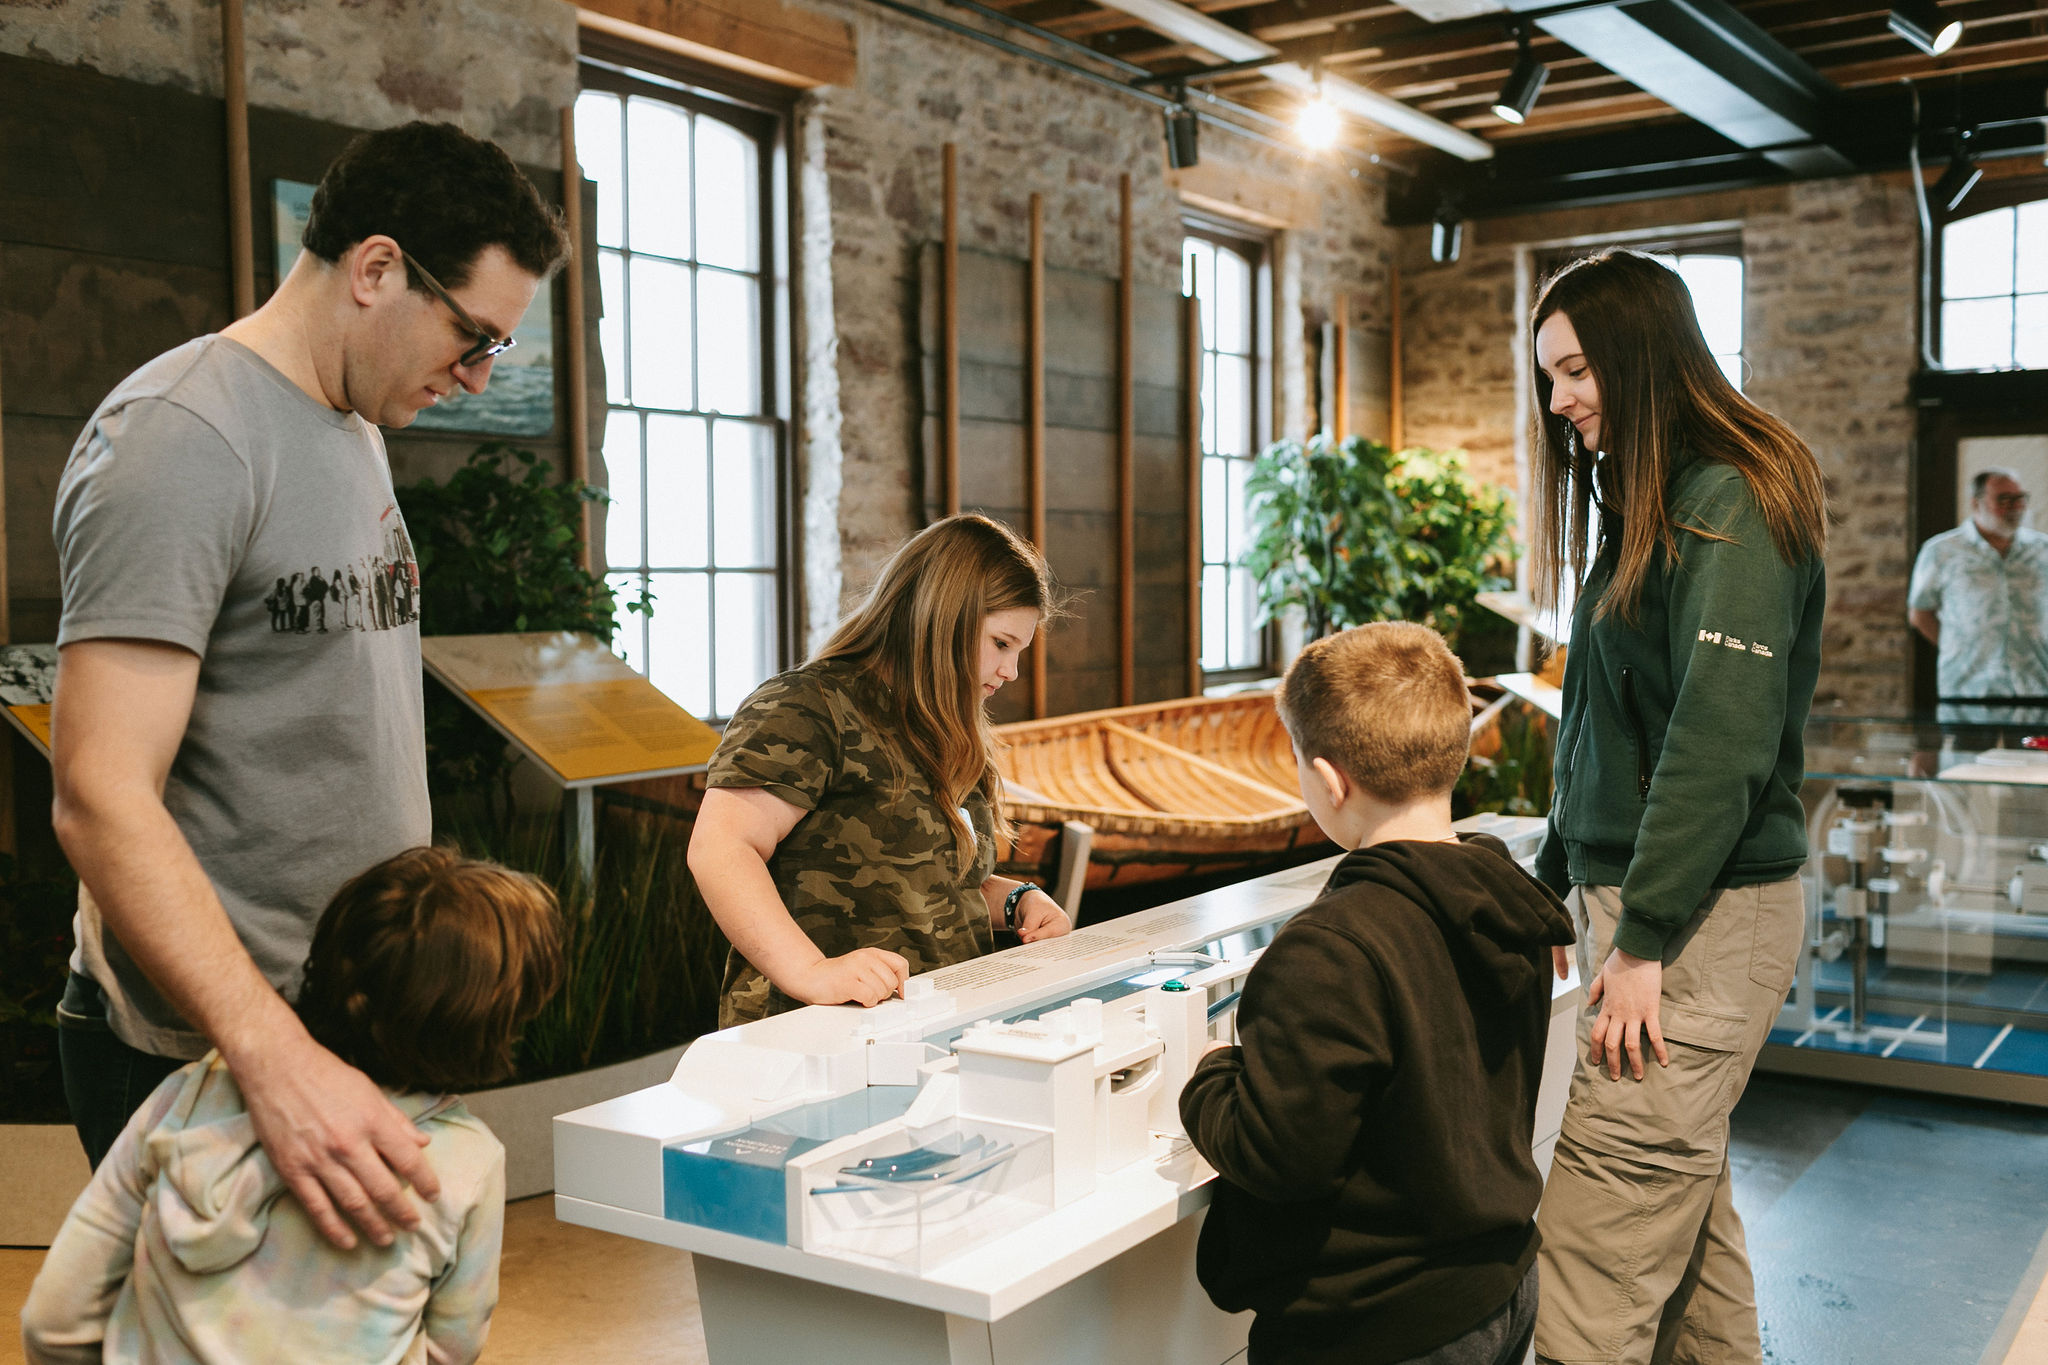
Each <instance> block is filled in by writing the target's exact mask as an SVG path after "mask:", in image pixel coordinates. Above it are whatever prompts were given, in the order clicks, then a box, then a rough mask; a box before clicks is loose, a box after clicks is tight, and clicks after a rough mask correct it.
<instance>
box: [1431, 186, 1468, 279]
mask: <svg viewBox="0 0 2048 1365" xmlns="http://www.w3.org/2000/svg"><path fill="white" fill-rule="evenodd" d="M1464 244H1465V223H1464V220H1463V219H1461V218H1459V217H1458V209H1457V206H1456V205H1455V204H1453V203H1451V201H1450V200H1448V199H1446V200H1444V201H1443V202H1442V203H1441V204H1439V205H1438V206H1437V211H1436V216H1435V217H1434V218H1432V219H1430V220H1429V259H1431V260H1432V261H1435V262H1436V263H1437V264H1438V265H1449V264H1450V263H1451V262H1453V261H1455V260H1457V259H1458V248H1460V247H1461V246H1463V245H1464Z"/></svg>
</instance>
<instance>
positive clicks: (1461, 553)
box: [1244, 435, 1514, 648]
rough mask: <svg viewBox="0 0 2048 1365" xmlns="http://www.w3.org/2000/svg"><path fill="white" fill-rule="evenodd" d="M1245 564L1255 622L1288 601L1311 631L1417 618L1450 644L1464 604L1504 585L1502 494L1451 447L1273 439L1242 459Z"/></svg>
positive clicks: (1510, 550) (1507, 518)
mask: <svg viewBox="0 0 2048 1365" xmlns="http://www.w3.org/2000/svg"><path fill="white" fill-rule="evenodd" d="M1246 491H1247V492H1248V494H1249V495H1250V497H1251V544H1250V547H1249V548H1248V549H1247V550H1246V552H1245V558H1244V564H1245V567H1246V568H1247V569H1249V570H1250V571H1251V574H1252V578H1253V580H1254V582H1255V583H1256V584H1257V591H1258V599H1259V608H1260V611H1261V612H1262V614H1263V615H1264V616H1265V617H1268V618H1270V617H1271V616H1272V615H1273V614H1275V613H1276V612H1279V611H1281V610H1284V609H1285V608H1287V607H1291V606H1298V607H1300V608H1301V609H1302V611H1303V612H1304V613H1305V614H1306V615H1307V618H1308V630H1309V635H1310V637H1311V638H1315V637H1318V636H1322V635H1326V634H1328V633H1329V632H1331V631H1333V630H1342V629H1344V628H1345V627H1348V626H1355V625H1363V624H1365V623H1367V622H1369V621H1388V620H1407V621H1420V622H1423V623H1424V624H1426V625H1430V626H1433V627H1435V628H1436V629H1437V630H1439V631H1442V632H1443V634H1444V635H1445V636H1446V637H1447V638H1448V639H1450V641H1451V642H1452V645H1453V647H1454V648H1455V647H1456V645H1457V639H1458V634H1459V632H1460V630H1461V629H1462V627H1463V626H1464V623H1465V616H1466V613H1467V612H1468V611H1469V610H1470V608H1471V606H1472V602H1473V599H1474V598H1475V597H1476V596H1477V595H1478V594H1479V593H1481V592H1484V591H1487V590H1489V589H1496V588H1505V587H1507V586H1509V579H1508V577H1507V576H1506V574H1505V573H1504V572H1503V570H1505V569H1506V568H1507V567H1509V566H1511V565H1512V564H1513V562H1514V545H1513V542H1512V541H1511V540H1510V539H1509V536H1508V527H1509V525H1510V522H1511V514H1510V513H1509V511H1508V504H1507V498H1506V495H1505V494H1503V493H1502V492H1501V491H1500V490H1498V489H1494V488H1489V487H1487V486H1485V485H1483V484H1480V483H1478V482H1476V481H1475V480H1474V479H1473V478H1472V477H1471V476H1470V475H1469V474H1467V473H1466V472H1465V461H1464V456H1463V455H1462V454H1460V453H1458V452H1456V451H1432V450H1422V449H1412V450H1406V451H1402V452H1401V453H1400V454H1399V455H1396V454H1395V453H1394V451H1393V450H1391V449H1390V448H1389V447H1387V446H1386V445H1384V444H1382V443H1381V442H1378V441H1368V440H1365V439H1364V438H1362V437H1356V436H1354V437H1350V438H1347V439H1346V440H1344V441H1342V442H1333V441H1331V440H1330V439H1329V438H1328V437H1327V436H1321V435H1318V436H1316V437H1314V438H1312V439H1311V440H1309V441H1308V442H1307V444H1303V443H1301V442H1299V441H1280V442H1276V443H1275V444H1273V445H1271V446H1269V447H1267V448H1266V449H1265V450H1264V451H1263V452H1261V453H1260V454H1259V456H1258V458H1257V459H1256V460H1254V461H1253V463H1252V471H1251V476H1250V478H1249V479H1248V480H1247V482H1246Z"/></svg>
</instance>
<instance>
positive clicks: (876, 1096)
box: [661, 1085, 917, 1245]
mask: <svg viewBox="0 0 2048 1365" xmlns="http://www.w3.org/2000/svg"><path fill="white" fill-rule="evenodd" d="M916 1098H917V1087H916V1086H914V1085H871V1086H869V1087H867V1088H866V1089H865V1090H856V1091H854V1092H853V1093H852V1094H851V1095H841V1096H839V1097H838V1098H836V1099H829V1100H818V1101H816V1102H814V1103H811V1104H800V1105H798V1106H796V1107H795V1108H794V1109H785V1110H783V1111H782V1112H781V1113H779V1114H771V1115H769V1116H768V1117H767V1118H764V1119H762V1120H761V1121H760V1122H758V1123H755V1124H753V1125H752V1126H750V1127H747V1128H741V1129H738V1130H736V1131H734V1132H730V1133H720V1134H718V1135H717V1136H715V1137H708V1138H692V1139H690V1140H688V1141H685V1142H678V1143H674V1144H671V1145H670V1146H668V1147H665V1148H663V1149H662V1153H661V1212H662V1216H663V1217H665V1218H669V1219H672V1220H673V1221H675V1222H678V1223H693V1224H695V1225H696V1226H698V1227H704V1228H713V1229H716V1230H717V1231H719V1232H730V1233H734V1234H736V1235H738V1236H741V1237H752V1238H754V1239H755V1240H757V1241H762V1242H775V1243H779V1244H782V1245H787V1244H788V1242H789V1183H788V1181H787V1180H786V1179H784V1176H783V1171H784V1169H785V1168H786V1167H787V1166H788V1165H789V1163H790V1161H791V1160H793V1159H794V1158H796V1157H799V1156H802V1155H803V1154H804V1153H805V1152H808V1151H811V1150H812V1149H813V1148H816V1147H821V1146H823V1145H824V1144H825V1143H827V1142H830V1141H832V1140H833V1139H834V1138H842V1137H845V1136H847V1135H848V1134H849V1133H857V1132H859V1131H860V1130H861V1129H863V1128H871V1127H873V1126H874V1125H875V1124H878V1123H887V1122H888V1121H889V1120H890V1119H898V1118H902V1117H903V1114H904V1111H905V1110H907V1109H909V1108H910V1102H911V1101H912V1100H914V1099H916Z"/></svg>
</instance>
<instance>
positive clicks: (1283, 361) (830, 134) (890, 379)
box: [0, 0, 1394, 636]
mask: <svg viewBox="0 0 2048 1365" xmlns="http://www.w3.org/2000/svg"><path fill="white" fill-rule="evenodd" d="M805 3H806V4H807V5H808V7H809V8H810V9H812V10H815V11H817V12H819V13H822V14H827V15H831V16H834V17H837V18H839V19H842V20H844V21H846V22H847V23H848V24H849V25H850V26H851V27H852V29H853V31H854V35H855V39H856V46H857V52H858V61H857V72H858V74H857V76H856V78H855V79H854V80H853V82H852V83H850V84H848V85H844V86H829V87H824V88H821V89H819V90H817V91H815V92H813V93H811V94H809V95H807V96H806V97H805V98H804V100H803V102H802V104H801V105H800V107H799V110H798V113H797V119H796V127H795V128H794V130H793V137H792V146H791V152H792V159H793V161H794V163H795V166H796V186H795V191H796V192H795V195H794V207H795V218H796V224H795V226H796V230H797V235H796V241H795V243H794V247H793V251H794V255H795V257H796V260H797V262H798V271H797V280H796V284H797V286H798V292H797V293H796V295H795V302H794V312H795V315H796V318H797V322H798V341H799V347H800V351H801V360H802V362H803V364H802V369H801V372H800V379H801V381H802V382H801V386H800V387H799V389H798V391H797V393H796V396H795V407H796V409H797V415H798V418H799V425H798V431H799V436H800V444H799V445H798V448H797V449H798V462H797V463H798V468H797V478H798V485H799V497H800V500H801V508H802V510H801V520H802V525H803V527H804V537H803V539H804V563H803V564H801V565H799V566H792V567H793V569H794V570H795V571H796V572H797V573H798V575H799V577H800V580H801V581H802V582H803V583H804V585H805V586H804V597H805V599H806V604H805V605H806V609H805V616H806V618H807V620H808V622H809V624H810V626H811V627H812V634H813V635H814V636H815V633H816V631H817V630H818V629H820V628H822V627H825V626H827V625H829V623H830V622H831V621H832V620H833V619H834V618H835V617H836V616H837V615H838V612H839V610H840V607H841V604H842V601H843V600H844V598H845V597H846V596H848V595H850V594H852V593H854V592H857V591H858V590H859V589H860V588H861V587H863V586H864V585H865V583H866V581H867V577H868V575H869V574H870V573H871V571H872V569H873V568H874V567H875V565H877V564H878V563H879V561H880V559H881V558H882V557H883V556H884V555H886V554H887V553H888V551H889V550H890V549H892V548H893V547H894V546H895V545H896V544H898V543H899V542H900V541H901V540H902V538H903V537H904V536H905V535H906V534H907V533H908V532H909V531H911V530H912V529H913V528H914V527H915V525H916V524H917V522H918V518H919V515H920V514H919V511H918V491H919V490H918V480H919V466H920V446H921V440H920V436H919V421H920V401H921V400H920V387H919V382H918V369H917V366H918V331H917V266H916V262H917V257H918V252H919V250H920V248H921V247H922V246H923V245H925V244H926V243H928V242H931V241H934V240H936V239H937V238H938V237H939V235H940V225H941V214H942V204H941V194H940V157H941V148H942V147H943V145H944V144H945V143H946V142H948V141H951V142H954V143H956V144H958V146H959V149H960V151H959V166H960V177H959V191H960V211H961V235H960V240H961V244H962V245H963V246H964V247H968V248H972V249H977V250H982V251H987V252H992V253H996V254H999V255H1005V256H1011V257H1019V258H1021V257H1022V256H1024V255H1025V254H1026V250H1027V243H1026V234H1027V218H1026V205H1027V203H1028V200H1029V197H1030V195H1031V194H1032V193H1033V192H1037V193H1041V194H1043V195H1044V196H1045V224H1046V252H1047V259H1048V262H1049V264H1051V265H1053V266H1055V267H1063V268H1067V269H1072V270H1078V271H1084V272H1090V273H1095V274H1114V273H1115V271H1116V269H1117V258H1118V222H1117V210H1118V189H1117V186H1118V178H1119V176H1120V175H1121V174H1123V173H1125V172H1128V173H1129V174H1130V175H1131V177H1132V181H1133V195H1134V214H1135V232H1134V253H1135V259H1136V272H1137V277H1138V279H1139V280H1140V281H1141V282H1143V283H1146V284H1150V285H1160V286H1166V287H1177V281H1178V279H1179V272H1180V237H1181V231H1180V213H1181V207H1182V196H1181V192H1180V190H1179V189H1178V188H1177V186H1176V183H1175V178H1174V177H1173V176H1172V174H1171V173H1170V172H1169V171H1168V169H1167V167H1166V165H1165V157H1164V150H1163V138H1162V126H1161V120H1160V116H1159V113H1158V111H1157V110H1155V109H1153V108H1151V107H1149V106H1147V105H1145V104H1143V103H1141V102H1139V101H1137V100H1134V99H1131V98H1129V97H1127V96H1123V95H1119V94H1117V93H1115V92H1113V91H1109V90H1105V89H1102V88H1101V87H1099V86H1096V85H1093V84H1091V83H1089V82H1087V81H1084V80H1081V79H1079V78H1077V77H1074V76H1071V75H1068V74H1065V73H1062V72H1059V71H1055V70H1052V69H1050V68H1047V67H1045V66H1043V65H1040V64H1037V63H1034V62H1030V61H1026V60H1024V59H1021V58H1013V57H1010V56H1007V55H1005V54H1002V53H1000V52H997V51H995V50H993V49H991V48H989V47H987V46H984V45H982V44H979V43H975V42H973V41H971V40H968V39H964V38H960V37H957V36H954V35H951V34H947V33H945V32H942V31H941V30H939V29H936V28H933V27H931V26H928V25H925V24H922V23H919V22H917V21H915V20H911V19H908V18H905V17H903V16H899V15H893V14H890V13H887V12H885V11H881V10H879V9H877V8H875V7H873V6H869V5H865V4H859V3H853V0H805ZM931 7H932V8H933V9H934V10H935V11H945V12H947V13H949V14H954V15H956V16H957V12H956V11H950V10H948V9H947V7H946V6H944V5H943V4H939V3H936V0H934V3H933V4H932V6H931ZM245 34H246V42H247V46H248V53H249V99H250V101H251V103H252V105H255V106H258V107H259V108H266V109H274V110H278V111H282V112H285V113H289V114H296V115H302V116H305V117H309V118H313V119H318V120H321V121H323V122H328V123H333V124H338V125H343V126H349V127H382V126H387V125H390V124H393V123H398V122H402V121H404V120H406V119H410V118H416V117H427V118H437V119H448V120H450V121H453V122H456V123H458V124H460V125H462V126H464V127H465V128H467V129H469V130H470V131H472V132H475V133H477V134H479V135H482V136H487V137H490V138H492V139H494V140H496V141H498V142H500V143H501V144H502V145H504V146H505V147H506V148H507V150H509V151H510V152H511V153H512V154H513V156H514V157H515V158H517V159H519V160H521V161H522V162H525V163H527V164H530V165H537V166H549V165H553V164H554V163H555V161H556V159H557V156H558V149H557V130H558V122H557V119H558V114H557V111H558V110H559V109H561V108H563V107H565V106H567V105H568V104H570V103H571V102H572V101H573V99H574V97H575V92H576V70H575V52H576V41H577V40H576V11H575V10H574V8H573V7H572V6H570V5H568V4H565V3H562V0H338V2H331V0H247V13H246V19H245ZM0 54H10V55H16V56H23V57H28V58H32V59H34V60H38V61H43V62H49V63H53V64H57V65H60V66H76V67H82V68H87V69H89V70H92V71H96V72H99V73H101V74H104V75H109V76H115V77H119V78H122V79H125V80H132V81H136V82H140V83H143V84H146V85H152V86H160V87H169V88H172V89H176V90H180V91H184V92H188V93H190V94H193V95H199V96H216V97H217V96H218V94H219V92H220V87H221V80H220V10H219V7H218V4H217V3H207V0H34V3H31V4H28V5H20V4H15V5H7V4H5V3H0ZM1201 152H1202V165H1201V167H1200V172H1201V178H1202V184H1203V186H1204V188H1205V189H1206V190H1208V191H1209V192H1210V193H1211V195H1212V198H1213V197H1215V196H1218V195H1220V196H1221V197H1223V198H1225V199H1228V200H1231V201H1233V202H1242V203H1243V204H1244V205H1245V206H1246V214H1247V216H1248V217H1249V218H1251V219H1253V220H1256V221H1260V222H1263V223H1265V224H1266V225H1267V226H1268V227H1274V228H1278V229H1279V231H1278V235H1277V237H1276V239H1275V243H1274V251H1273V264H1274V267H1275V269H1274V296H1275V302H1276V308H1275V317H1274V326H1273V336H1272V343H1273V355H1274V361H1275V376H1274V384H1273V394H1274V403H1273V406H1274V409H1275V411H1274V412H1273V414H1272V420H1271V422H1270V424H1269V425H1270V427H1271V429H1272V430H1273V431H1274V432H1275V433H1276V434H1288V435H1297V436H1298V435H1305V434H1306V432H1307V429H1308V427H1309V426H1310V425H1311V423H1312V420H1313V418H1312V413H1311V409H1312V408H1314V407H1315V406H1316V402H1317V399H1316V393H1315V386H1314V383H1313V371H1314V367H1315V366H1316V364H1317V363H1318V359H1319V357H1318V349H1319V343H1320V339H1321V336H1322V332H1323V328H1324V325H1325V324H1326V323H1327V322H1328V321H1330V320H1331V318H1332V315H1333V310H1334V308H1335V306H1336V301H1337V299H1338V297H1339V295H1340V294H1342V295H1346V296H1348V298H1349V300H1350V322H1351V325H1352V328H1353V332H1352V337H1353V341H1352V354H1353V357H1354V361H1353V366H1352V371H1353V379H1354V392H1355V393H1359V392H1362V394H1363V397H1362V399H1359V400H1355V401H1354V404H1353V411H1354V413H1355V414H1356V415H1355V416H1354V418H1353V425H1354V427H1355V428H1357V429H1359V430H1363V431H1366V432H1368V433H1370V434H1382V428H1383V423H1384V418H1383V416H1381V415H1380V406H1378V405H1379V404H1380V403H1381V401H1382V400H1380V399H1379V398H1378V395H1379V394H1381V393H1383V391H1384V388H1385V384H1384V382H1383V379H1382V378H1381V377H1380V376H1381V372H1383V371H1384V369H1385V365H1386V359H1385V356H1386V329H1387V320H1388V312H1389V310H1388V308H1387V306H1386V297H1385V292H1386V279H1387V270H1388V262H1389V260H1390V258H1391V251H1392V248H1393V242H1394V237H1393V233H1392V232H1391V231H1390V230H1389V229H1387V228H1385V227H1384V226H1383V225H1382V219H1383V192H1382V186H1381V183H1380V180H1379V172H1378V171H1376V170H1374V169H1372V168H1371V167H1362V168H1360V167H1354V166H1352V165H1349V164H1346V163H1343V162H1340V161H1338V160H1336V159H1334V158H1317V157H1312V156H1309V155H1306V154H1298V153H1295V152H1291V151H1285V150H1281V149H1278V148H1274V147H1270V146H1266V145H1263V144H1260V143H1257V142H1254V141H1251V140H1248V139H1246V138H1243V137H1239V136H1235V135H1233V134H1231V133H1229V132H1227V131H1225V130H1221V129H1218V128H1214V127H1204V129H1203V131H1202V147H1201ZM1219 185H1220V186H1222V187H1223V188H1222V189H1221V190H1219V189H1218V188H1217V187H1218V186H1219ZM1210 206H1211V207H1212V208H1213V207H1215V205H1214V203H1211V205H1210ZM1147 341H1148V338H1146V337H1143V336H1141V337H1139V338H1138V342H1139V345H1140V346H1141V347H1142V346H1144V345H1146V344H1147ZM1361 375H1362V376H1363V377H1362V378H1361ZM1325 407H1327V404H1325Z"/></svg>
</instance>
